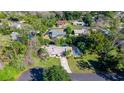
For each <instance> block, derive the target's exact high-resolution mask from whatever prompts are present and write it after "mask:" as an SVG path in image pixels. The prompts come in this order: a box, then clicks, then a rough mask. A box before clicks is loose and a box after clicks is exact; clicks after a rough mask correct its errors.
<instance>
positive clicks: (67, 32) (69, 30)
mask: <svg viewBox="0 0 124 93" xmlns="http://www.w3.org/2000/svg"><path fill="white" fill-rule="evenodd" d="M65 31H66V34H68V35H70V34H72V33H73V29H72V27H71V26H68V27H67V28H66V29H65Z"/></svg>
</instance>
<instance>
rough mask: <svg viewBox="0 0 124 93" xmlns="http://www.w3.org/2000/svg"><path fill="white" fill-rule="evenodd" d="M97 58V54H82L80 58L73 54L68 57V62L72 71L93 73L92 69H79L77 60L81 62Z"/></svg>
mask: <svg viewBox="0 0 124 93" xmlns="http://www.w3.org/2000/svg"><path fill="white" fill-rule="evenodd" d="M97 58H98V56H97V55H95V54H92V55H88V54H87V55H84V56H83V57H82V58H74V57H73V56H71V57H68V58H67V59H68V64H69V67H70V69H71V71H72V72H73V73H94V72H95V71H93V70H92V69H83V70H82V69H80V68H79V67H78V66H77V65H78V63H77V62H78V61H80V60H83V62H88V60H94V61H96V60H97Z"/></svg>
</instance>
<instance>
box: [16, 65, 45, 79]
mask: <svg viewBox="0 0 124 93" xmlns="http://www.w3.org/2000/svg"><path fill="white" fill-rule="evenodd" d="M42 75H43V69H42V68H39V67H35V68H31V69H29V70H27V71H25V72H23V73H22V74H21V76H20V77H19V78H18V79H17V80H18V81H42V80H43V76H42Z"/></svg>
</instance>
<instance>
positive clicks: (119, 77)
mask: <svg viewBox="0 0 124 93" xmlns="http://www.w3.org/2000/svg"><path fill="white" fill-rule="evenodd" d="M89 63H90V64H91V66H92V67H93V68H94V70H95V72H96V74H97V75H99V76H100V77H102V78H104V79H105V80H108V81H123V80H124V72H121V71H114V72H108V71H107V70H106V66H105V65H104V64H101V63H100V62H96V61H91V60H90V61H89Z"/></svg>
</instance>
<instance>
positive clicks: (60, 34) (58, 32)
mask: <svg viewBox="0 0 124 93" xmlns="http://www.w3.org/2000/svg"><path fill="white" fill-rule="evenodd" d="M48 35H49V37H50V38H57V37H63V36H65V35H66V32H64V29H52V30H50V31H49V32H48Z"/></svg>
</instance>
